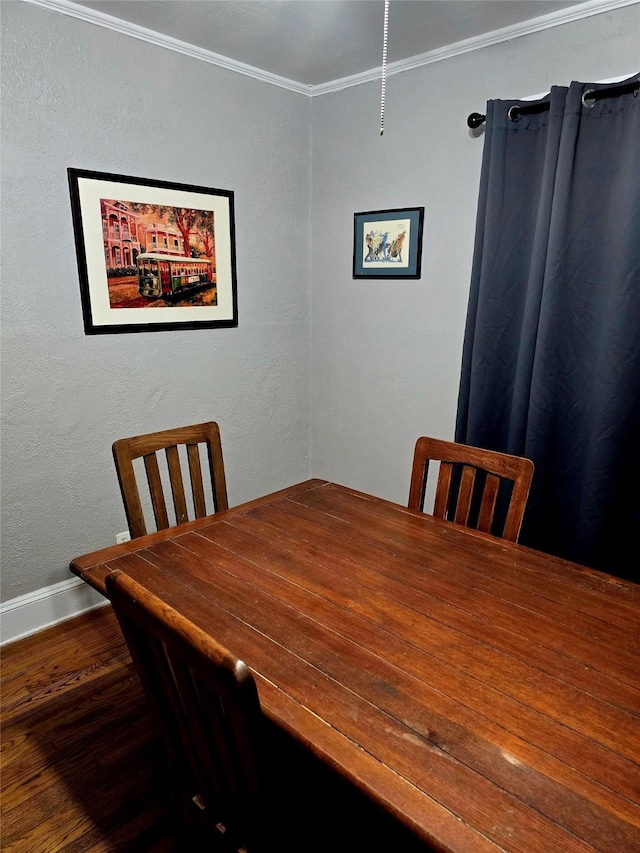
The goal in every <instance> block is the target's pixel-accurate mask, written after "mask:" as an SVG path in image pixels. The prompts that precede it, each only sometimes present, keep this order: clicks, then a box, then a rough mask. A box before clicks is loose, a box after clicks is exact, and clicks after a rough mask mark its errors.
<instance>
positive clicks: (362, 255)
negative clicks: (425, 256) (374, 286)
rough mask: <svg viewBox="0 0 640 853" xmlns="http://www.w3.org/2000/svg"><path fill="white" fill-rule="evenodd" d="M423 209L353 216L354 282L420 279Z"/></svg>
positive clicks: (374, 212) (375, 212) (379, 211)
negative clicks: (357, 280) (378, 279)
mask: <svg viewBox="0 0 640 853" xmlns="http://www.w3.org/2000/svg"><path fill="white" fill-rule="evenodd" d="M423 222H424V207H406V208H395V209H392V210H371V211H369V212H368V213H356V214H355V215H354V232H353V277H354V278H420V268H421V263H422V229H423Z"/></svg>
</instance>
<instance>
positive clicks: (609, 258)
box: [456, 76, 640, 581]
mask: <svg viewBox="0 0 640 853" xmlns="http://www.w3.org/2000/svg"><path fill="white" fill-rule="evenodd" d="M638 79H639V77H638V76H636V77H633V78H630V80H629V81H625V82H626V83H629V84H631V83H633V82H634V81H636V80H638ZM621 88H622V90H624V89H625V87H624V86H623V87H621V86H620V84H617V89H618V93H617V94H616V93H614V90H613V89H612V87H611V85H606V84H585V83H572V84H571V85H570V87H568V88H567V87H559V86H558V87H553V88H552V89H551V92H550V94H549V95H548V96H546V98H544V99H542V101H540V102H537V103H533V104H532V103H531V102H526V101H489V103H488V104H487V117H486V133H485V141H484V157H483V165H482V175H481V183H480V196H479V203H478V216H477V227H476V242H475V250H474V260H473V271H472V280H471V290H470V298H469V308H468V316H467V326H466V332H465V342H464V350H463V362H462V374H461V383H460V393H459V400H458V415H457V421H456V441H460V442H463V443H466V444H473V445H477V446H481V447H486V448H490V449H494V450H502V451H506V452H509V453H514V454H518V455H522V456H528V457H529V458H530V459H532V460H533V461H534V463H535V466H536V471H535V474H534V480H533V485H532V490H531V495H530V500H529V505H528V508H527V513H526V516H525V521H524V525H523V529H522V533H521V536H520V540H519V541H520V542H521V543H522V544H525V545H529V546H531V547H534V548H537V549H539V550H542V551H546V552H548V553H551V554H555V555H558V556H561V557H564V558H566V559H569V560H574V561H576V562H578V563H582V564H583V565H586V566H591V567H594V568H598V569H601V570H603V571H607V572H610V573H612V574H616V575H619V576H621V577H626V578H630V579H632V580H635V581H638V580H639V576H640V546H639V540H640V96H639V95H638V90H639V89H640V84H639V85H637V86H635V87H633V86H631V85H629V86H626V89H627V91H625V92H624V93H623V94H619V92H620V90H621ZM589 90H596V91H598V90H603V91H602V94H603V95H604V94H605V90H606V92H607V93H610V94H609V95H608V96H605V97H602V98H601V99H597V100H595V99H592V98H589V97H588V91H589ZM583 96H584V100H583ZM518 107H527V108H528V110H529V111H526V112H525V113H524V114H521V115H520V117H519V118H518V109H517V108H518ZM511 108H516V110H515V115H514V110H512V109H511ZM531 108H533V111H530V110H531ZM510 110H511V116H512V117H510ZM536 110H537V111H536ZM514 118H515V119H516V120H513V119H514Z"/></svg>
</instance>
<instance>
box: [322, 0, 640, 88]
mask: <svg viewBox="0 0 640 853" xmlns="http://www.w3.org/2000/svg"><path fill="white" fill-rule="evenodd" d="M639 4H640V0H590V2H588V3H583V4H581V5H580V6H570V7H567V8H566V9H562V10H560V11H559V12H550V13H549V14H548V15H542V16H541V17H539V18H535V19H534V20H531V21H523V22H521V23H520V24H513V25H512V26H509V27H503V28H502V29H499V30H493V32H490V33H484V34H483V35H481V36H474V37H473V38H470V39H465V40H464V41H459V42H455V43H453V44H448V45H446V46H445V47H441V48H436V49H435V50H430V51H428V52H427V53H421V54H419V55H417V56H410V57H408V58H407V59H401V60H399V61H398V62H390V63H389V64H388V65H387V77H391V76H392V75H394V74H401V73H402V72H403V71H411V70H412V69H414V68H420V67H421V66H423V65H432V64H433V63H434V62H442V60H444V59H451V58H452V57H454V56H460V55H461V54H463V53H471V52H472V51H475V50H481V49H482V48H485V47H490V46H491V45H494V44H500V43H501V42H505V41H512V40H513V39H516V38H520V37H521V36H528V35H531V34H532V33H538V32H541V31H542V30H548V29H551V28H553V27H558V26H561V25H562V24H568V23H571V22H572V21H578V20H581V19H582V18H590V17H591V16H593V15H600V14H602V13H604V12H610V11H612V10H613V9H620V8H621V7H623V6H636V5H639ZM378 80H380V68H373V69H371V70H370V71H363V72H362V73H361V74H354V75H353V76H351V77H343V78H342V79H340V80H332V81H330V82H329V83H321V84H319V85H317V86H312V87H311V92H310V94H311V96H313V97H315V96H317V95H325V94H327V93H329V92H338V91H340V90H342V89H347V88H349V87H350V86H359V85H360V84H362V83H370V82H372V81H378Z"/></svg>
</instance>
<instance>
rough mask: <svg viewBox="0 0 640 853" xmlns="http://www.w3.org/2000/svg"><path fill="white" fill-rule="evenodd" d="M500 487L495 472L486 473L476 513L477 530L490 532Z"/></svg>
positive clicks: (498, 478)
mask: <svg viewBox="0 0 640 853" xmlns="http://www.w3.org/2000/svg"><path fill="white" fill-rule="evenodd" d="M499 488H500V477H496V476H495V474H487V479H486V482H485V484H484V489H483V490H482V501H481V503H480V512H479V513H478V524H477V525H476V526H477V528H478V530H482V532H483V533H491V525H492V524H493V519H494V516H495V512H496V505H497V502H498V490H499Z"/></svg>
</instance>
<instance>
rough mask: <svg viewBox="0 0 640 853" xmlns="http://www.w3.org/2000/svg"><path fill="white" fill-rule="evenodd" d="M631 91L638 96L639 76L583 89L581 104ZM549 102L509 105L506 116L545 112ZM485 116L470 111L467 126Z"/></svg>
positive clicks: (513, 119) (481, 120) (473, 127)
mask: <svg viewBox="0 0 640 853" xmlns="http://www.w3.org/2000/svg"><path fill="white" fill-rule="evenodd" d="M631 92H633V96H634V97H637V96H638V92H640V78H639V79H638V80H631V81H630V82H628V83H620V84H618V85H616V86H609V87H608V88H606V89H585V91H584V93H583V95H582V104H583V106H585V107H592V106H593V105H594V104H595V103H596V101H602V100H603V99H604V98H615V97H617V96H618V95H628V94H630V93H631ZM549 104H550V102H549V101H541V102H537V103H534V104H524V105H522V106H513V107H510V109H509V112H508V116H509V118H510V119H511V121H518V119H519V118H520V117H521V116H523V115H531V114H534V113H543V112H545V111H546V110H548V109H549ZM486 118H487V117H486V116H485V115H482V114H481V113H471V115H470V116H469V118H468V119H467V127H470V128H472V129H475V128H476V127H480V125H481V124H483V123H484V121H485V120H486Z"/></svg>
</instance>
